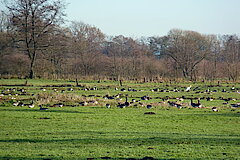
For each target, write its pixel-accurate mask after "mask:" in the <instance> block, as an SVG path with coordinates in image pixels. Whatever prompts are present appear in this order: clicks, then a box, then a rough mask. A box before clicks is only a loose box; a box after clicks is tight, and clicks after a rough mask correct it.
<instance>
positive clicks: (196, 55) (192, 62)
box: [162, 29, 212, 79]
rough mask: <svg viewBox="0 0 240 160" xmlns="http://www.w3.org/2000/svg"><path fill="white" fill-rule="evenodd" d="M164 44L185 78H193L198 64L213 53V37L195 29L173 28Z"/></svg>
mask: <svg viewBox="0 0 240 160" xmlns="http://www.w3.org/2000/svg"><path fill="white" fill-rule="evenodd" d="M166 38H167V41H165V43H164V44H163V45H162V47H163V48H162V51H163V53H164V54H165V55H167V56H169V57H171V58H172V59H173V60H174V62H175V65H176V66H178V67H179V69H180V70H181V71H182V73H183V76H184V77H185V78H189V79H192V78H193V76H194V72H195V69H196V66H197V65H198V64H199V63H200V62H201V61H202V60H203V59H204V58H206V56H207V55H209V54H210V53H211V50H210V48H211V44H212V42H211V38H210V37H208V36H205V35H201V34H199V33H197V32H193V31H183V30H178V29H174V30H171V31H170V32H169V34H168V36H167V37H166Z"/></svg>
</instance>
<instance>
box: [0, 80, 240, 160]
mask: <svg viewBox="0 0 240 160" xmlns="http://www.w3.org/2000/svg"><path fill="white" fill-rule="evenodd" d="M24 83H25V80H19V79H0V91H1V92H0V94H1V96H0V128H1V130H0V159H240V108H239V107H232V105H231V104H237V103H239V102H240V94H239V93H238V91H240V84H238V83H222V84H212V83H210V82H209V83H191V84H190V83H173V84H170V83H135V82H123V86H119V83H118V82H113V81H101V82H100V83H98V82H97V81H79V86H76V83H75V82H74V81H66V80H55V81H54V80H28V83H27V84H28V85H27V86H24V85H22V84H24ZM190 85H191V86H192V87H191V90H190V91H189V92H186V91H185V90H186V88H187V87H189V86H190ZM94 87H96V88H97V89H92V88H94ZM116 88H117V89H116ZM123 88H124V89H126V91H123V90H121V89H123ZM156 88H157V90H153V89H156ZM132 89H134V90H132ZM116 95H118V96H116ZM142 96H148V97H150V99H149V100H142V99H141V97H142ZM106 97H107V98H106ZM109 97H111V98H109ZM118 97H119V98H118ZM126 97H128V101H129V102H130V101H132V99H135V100H136V101H139V102H134V103H132V104H131V105H130V106H129V107H126V108H119V107H117V105H118V103H124V102H125V98H126ZM112 98H113V99H112ZM165 98H167V99H169V100H170V101H176V102H178V103H180V104H182V108H181V109H179V108H177V107H174V106H169V105H168V103H166V102H165V101H164V99H165ZM179 98H182V100H181V101H179ZM191 98H192V99H193V100H194V102H197V99H198V98H200V100H201V104H202V105H203V107H202V108H194V107H191V106H190V105H189V102H190V99H191ZM207 98H211V99H212V100H211V101H208V100H207ZM93 101H97V102H98V103H92V102H93ZM15 102H22V103H23V104H25V105H23V106H14V105H13V104H14V103H15ZM31 102H33V103H34V104H35V106H34V107H33V108H29V106H28V105H27V104H29V103H31ZM82 102H88V104H86V105H81V104H82ZM58 103H63V107H56V105H55V104H58ZM107 103H108V104H110V105H111V107H110V108H106V107H105V105H106V104H107ZM140 103H141V105H140ZM148 104H150V105H152V108H150V109H148V108H146V105H148ZM39 105H42V106H43V107H45V108H48V110H40V109H39ZM212 107H217V108H218V110H219V111H218V112H213V111H212V110H211V108H212ZM149 112H152V113H154V114H146V113H149Z"/></svg>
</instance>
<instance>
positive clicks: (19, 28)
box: [6, 0, 64, 78]
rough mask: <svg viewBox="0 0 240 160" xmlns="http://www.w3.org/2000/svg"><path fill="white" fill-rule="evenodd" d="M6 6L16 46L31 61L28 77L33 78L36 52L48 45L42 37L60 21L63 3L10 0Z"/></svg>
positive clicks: (55, 1) (57, 0)
mask: <svg viewBox="0 0 240 160" xmlns="http://www.w3.org/2000/svg"><path fill="white" fill-rule="evenodd" d="M6 7H7V9H8V11H9V14H10V19H11V23H12V31H14V32H15V33H16V35H15V38H16V41H17V43H18V47H19V48H20V49H21V50H22V51H24V52H25V53H26V54H27V55H28V57H29V59H30V61H31V63H30V72H29V78H34V76H35V72H34V65H35V61H36V57H37V53H39V51H40V50H42V49H43V48H46V47H48V44H47V41H46V40H44V37H45V36H46V35H47V34H49V32H51V31H52V29H53V27H54V25H56V24H58V23H60V22H62V17H63V16H64V14H63V9H64V4H63V3H61V1H60V0H11V1H8V2H6ZM17 35H18V36H17Z"/></svg>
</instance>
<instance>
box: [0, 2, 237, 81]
mask: <svg viewBox="0 0 240 160" xmlns="http://www.w3.org/2000/svg"><path fill="white" fill-rule="evenodd" d="M5 6H6V8H7V10H6V11H5V12H3V11H2V12H1V13H0V75H1V77H20V78H26V77H27V78H53V79H55V78H80V77H88V78H94V79H102V78H108V79H115V80H119V79H129V80H139V79H144V80H162V79H187V80H216V79H228V80H232V81H237V80H238V79H239V74H240V37H239V36H238V35H221V36H220V35H206V34H201V33H198V32H195V31H188V30H180V29H172V30H170V31H169V33H168V34H167V35H165V36H152V37H142V38H138V39H134V38H132V37H126V36H123V35H119V36H107V35H105V34H104V33H102V31H101V30H100V29H99V28H97V27H95V26H93V25H89V24H86V23H83V22H77V21H75V22H71V24H70V25H69V26H66V25H63V22H64V17H65V14H64V8H65V5H64V4H63V3H62V1H60V0H11V1H8V3H5Z"/></svg>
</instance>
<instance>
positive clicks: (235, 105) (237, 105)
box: [231, 103, 240, 108]
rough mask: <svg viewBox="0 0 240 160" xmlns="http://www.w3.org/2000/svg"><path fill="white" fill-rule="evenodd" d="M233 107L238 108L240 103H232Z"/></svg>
mask: <svg viewBox="0 0 240 160" xmlns="http://www.w3.org/2000/svg"><path fill="white" fill-rule="evenodd" d="M231 106H232V107H235V108H238V107H240V103H236V104H231Z"/></svg>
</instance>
